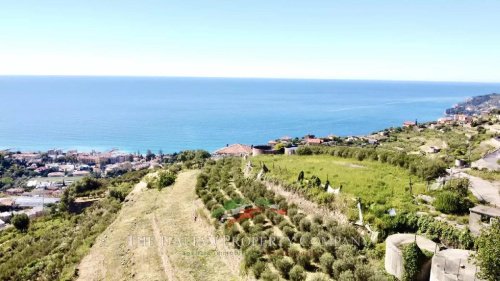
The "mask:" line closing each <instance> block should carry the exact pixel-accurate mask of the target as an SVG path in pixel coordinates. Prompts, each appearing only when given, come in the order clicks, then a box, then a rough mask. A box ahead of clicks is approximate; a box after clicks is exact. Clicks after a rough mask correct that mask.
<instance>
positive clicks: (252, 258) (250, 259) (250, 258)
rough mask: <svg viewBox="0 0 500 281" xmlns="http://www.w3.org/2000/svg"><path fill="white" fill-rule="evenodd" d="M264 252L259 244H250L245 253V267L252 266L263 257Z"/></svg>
mask: <svg viewBox="0 0 500 281" xmlns="http://www.w3.org/2000/svg"><path fill="white" fill-rule="evenodd" d="M262 255H263V253H262V251H261V250H260V248H259V247H258V246H250V247H248V249H246V251H245V254H244V262H245V267H246V268H250V267H252V266H253V265H254V264H255V263H256V262H257V261H258V260H259V259H260V258H261V257H262Z"/></svg>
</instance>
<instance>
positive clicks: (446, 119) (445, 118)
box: [437, 117, 454, 125]
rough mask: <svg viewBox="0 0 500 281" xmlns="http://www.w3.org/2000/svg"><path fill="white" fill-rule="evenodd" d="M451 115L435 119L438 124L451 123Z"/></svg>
mask: <svg viewBox="0 0 500 281" xmlns="http://www.w3.org/2000/svg"><path fill="white" fill-rule="evenodd" d="M453 121H454V120H453V117H443V118H439V119H438V120H437V122H438V124H442V125H445V124H452V123H453Z"/></svg>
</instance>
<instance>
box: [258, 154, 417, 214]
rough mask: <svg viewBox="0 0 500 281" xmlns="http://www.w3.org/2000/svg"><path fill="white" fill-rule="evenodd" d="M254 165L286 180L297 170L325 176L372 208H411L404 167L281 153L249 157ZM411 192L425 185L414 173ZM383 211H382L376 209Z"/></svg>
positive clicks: (288, 180)
mask: <svg viewBox="0 0 500 281" xmlns="http://www.w3.org/2000/svg"><path fill="white" fill-rule="evenodd" d="M251 161H252V163H253V164H254V165H255V166H259V165H260V163H261V162H263V163H265V165H266V166H267V167H268V168H269V170H270V172H269V174H270V175H271V176H273V177H278V178H280V179H282V180H284V181H286V182H288V183H293V182H295V181H297V177H298V174H299V173H300V171H304V175H305V178H306V179H308V178H310V177H311V176H313V175H314V176H317V177H319V178H320V179H321V182H322V183H324V182H325V181H326V180H327V178H328V180H329V181H330V184H331V185H332V186H333V187H334V188H337V187H339V186H340V185H342V192H343V193H346V194H349V195H352V196H353V197H360V198H361V199H362V202H363V204H364V205H366V206H368V207H369V208H370V209H372V210H376V209H379V208H383V207H385V208H392V207H394V208H396V209H402V208H405V209H409V208H411V207H412V203H411V196H410V195H409V191H408V186H409V181H410V175H409V173H408V172H407V170H405V169H402V168H398V167H394V166H392V165H388V164H383V163H379V162H375V161H369V160H365V161H357V160H353V159H344V158H337V157H333V156H329V155H313V156H282V155H262V156H258V157H254V158H252V159H251ZM411 181H412V183H413V188H412V190H413V193H423V192H424V191H425V188H426V185H425V183H424V182H422V181H421V180H419V179H417V178H416V177H415V176H413V177H411ZM378 211H384V210H378Z"/></svg>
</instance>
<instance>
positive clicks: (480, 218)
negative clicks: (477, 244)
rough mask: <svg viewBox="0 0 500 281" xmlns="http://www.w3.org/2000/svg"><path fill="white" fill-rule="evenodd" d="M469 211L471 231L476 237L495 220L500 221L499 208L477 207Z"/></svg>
mask: <svg viewBox="0 0 500 281" xmlns="http://www.w3.org/2000/svg"><path fill="white" fill-rule="evenodd" d="M469 211H470V214H469V229H470V231H471V232H472V233H473V234H476V235H478V234H479V233H480V232H481V229H482V228H483V227H489V226H490V225H491V223H492V222H493V220H500V209H499V208H495V207H490V206H484V205H477V206H476V207H474V208H471V209H469Z"/></svg>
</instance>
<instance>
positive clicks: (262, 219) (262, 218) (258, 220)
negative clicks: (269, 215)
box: [253, 214, 266, 224]
mask: <svg viewBox="0 0 500 281" xmlns="http://www.w3.org/2000/svg"><path fill="white" fill-rule="evenodd" d="M253 222H254V223H255V224H258V223H265V222H266V217H265V216H264V215H263V214H258V215H256V216H255V217H254V218H253Z"/></svg>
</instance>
